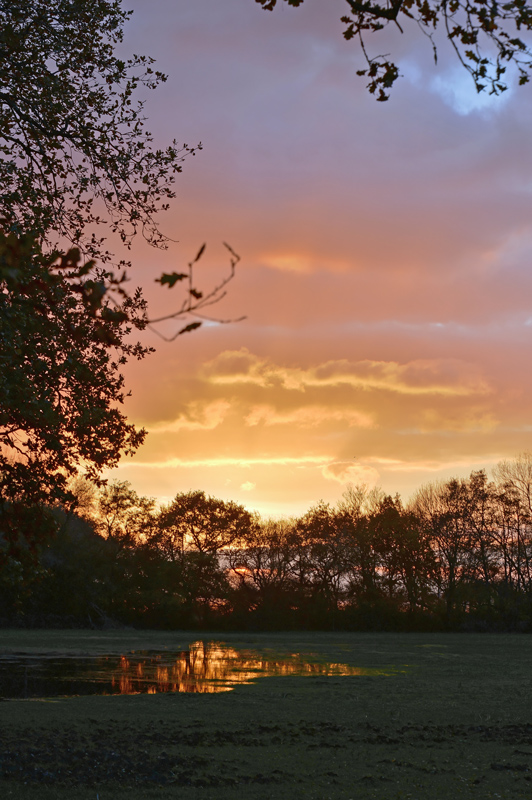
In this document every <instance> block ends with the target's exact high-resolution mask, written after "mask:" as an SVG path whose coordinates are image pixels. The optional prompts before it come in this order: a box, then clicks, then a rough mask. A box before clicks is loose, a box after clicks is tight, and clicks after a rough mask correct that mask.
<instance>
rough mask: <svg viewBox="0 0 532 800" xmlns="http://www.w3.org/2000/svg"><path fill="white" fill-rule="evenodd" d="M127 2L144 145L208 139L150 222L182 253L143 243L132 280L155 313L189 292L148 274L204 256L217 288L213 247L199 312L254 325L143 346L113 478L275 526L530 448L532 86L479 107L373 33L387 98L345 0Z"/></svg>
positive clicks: (202, 274) (393, 35)
mask: <svg viewBox="0 0 532 800" xmlns="http://www.w3.org/2000/svg"><path fill="white" fill-rule="evenodd" d="M125 6H126V7H130V8H132V9H133V10H134V15H133V18H132V20H131V22H130V23H129V24H128V25H127V27H126V37H125V43H124V50H125V52H127V51H129V52H131V51H133V52H136V53H145V54H148V55H152V56H154V57H155V58H156V59H157V67H158V68H159V69H161V70H163V71H164V72H166V73H167V74H168V76H169V77H168V81H167V83H166V84H164V85H163V86H162V87H161V88H160V89H158V90H157V92H153V93H150V96H149V97H148V99H147V104H146V115H147V116H148V118H149V125H148V128H149V129H150V130H151V131H152V133H153V136H154V142H155V145H156V146H163V145H165V144H166V143H168V142H169V140H171V139H173V138H174V137H175V138H176V139H177V140H178V141H180V142H186V143H187V144H189V145H193V144H196V143H198V142H200V141H201V142H202V144H203V150H202V152H200V153H198V154H197V155H196V156H195V157H194V158H189V159H187V160H186V162H185V164H184V167H183V174H182V175H181V176H179V177H178V181H177V198H176V200H175V201H173V204H172V207H171V210H170V211H169V212H167V213H166V214H165V215H162V216H161V218H160V222H161V227H162V229H163V231H164V232H165V233H167V234H168V235H169V236H171V237H172V238H173V239H175V240H177V241H176V243H175V244H172V245H171V246H170V248H169V249H168V251H166V252H162V253H161V252H157V251H154V250H152V249H151V248H148V247H147V246H145V245H143V244H142V242H138V243H137V244H136V245H135V246H134V248H133V250H132V253H131V258H132V260H133V262H134V269H133V280H134V281H135V282H137V283H141V284H142V285H143V286H144V287H145V289H146V294H147V296H148V298H149V300H150V306H151V313H152V315H153V316H155V315H157V316H158V315H160V314H162V313H164V312H166V311H170V310H172V308H173V307H175V306H176V305H178V302H179V295H178V294H177V293H176V290H172V291H169V290H167V289H163V288H162V287H160V286H158V285H157V284H155V283H154V281H153V279H154V278H155V277H156V276H157V275H160V273H161V272H162V271H163V270H166V271H173V270H174V269H177V270H179V269H181V268H182V266H183V265H184V264H185V263H186V262H187V261H189V260H190V259H191V258H192V257H193V256H194V255H195V253H196V251H197V249H198V248H199V246H200V245H201V244H202V242H204V241H206V242H207V250H206V254H205V258H204V259H202V260H201V261H200V264H199V267H198V284H200V288H204V287H207V286H209V285H211V284H212V283H213V282H215V281H216V280H219V279H221V278H222V277H223V275H224V274H225V272H226V270H227V267H228V259H227V253H226V251H224V248H223V245H222V241H227V242H228V243H229V244H230V245H231V246H232V247H233V248H234V250H235V251H237V252H238V253H239V254H240V256H241V258H242V261H241V263H240V265H239V272H238V275H237V278H236V279H235V281H234V283H233V284H232V285H231V287H230V291H229V295H228V297H227V298H226V299H225V300H224V301H223V302H222V303H221V304H220V305H219V306H218V307H216V309H213V312H214V313H216V314H219V315H220V316H222V317H227V318H231V317H238V316H241V315H243V314H245V315H246V316H247V319H246V320H245V321H243V322H239V323H235V324H229V325H216V324H211V325H208V326H205V327H204V328H202V329H201V330H199V331H197V332H194V333H193V334H188V335H186V336H183V337H181V338H180V339H178V340H177V341H175V342H173V343H168V342H164V341H162V340H161V339H160V338H158V337H157V335H156V334H155V333H153V332H148V333H147V334H146V335H145V338H144V341H145V342H146V343H147V344H150V345H152V346H154V347H156V353H155V354H153V355H151V356H150V357H149V358H147V359H145V360H144V361H142V362H139V363H135V364H131V365H130V366H128V368H127V371H126V377H127V386H128V388H129V389H131V391H132V396H131V397H130V398H129V399H128V400H127V403H126V413H127V414H128V416H129V417H130V419H131V420H132V421H134V422H135V423H138V424H139V425H143V426H145V427H146V428H147V429H148V431H149V435H148V437H147V440H146V443H145V445H144V446H143V447H142V448H141V449H140V450H139V451H138V453H137V455H136V456H135V457H134V458H133V459H124V460H123V461H122V462H121V465H120V467H119V468H118V469H117V470H115V471H113V473H112V477H115V478H118V479H120V480H128V481H130V482H131V484H132V485H133V487H134V488H135V489H136V490H137V491H138V492H139V493H141V494H146V495H149V496H154V497H157V498H158V499H159V500H160V501H162V502H165V501H168V500H170V499H171V498H172V497H173V496H174V495H175V494H176V493H177V492H182V491H187V490H188V489H203V490H205V491H206V492H207V493H208V494H212V495H214V496H217V497H220V498H223V499H227V500H229V499H230V500H235V501H237V502H239V503H243V504H244V505H245V506H246V507H248V508H249V509H256V510H258V511H260V512H261V513H263V514H266V515H268V514H274V515H280V514H286V515H289V514H300V513H303V512H304V511H306V510H307V509H308V508H309V507H310V506H311V505H312V504H314V503H316V502H317V501H318V500H320V499H324V500H326V501H330V502H331V503H336V502H337V500H338V499H339V498H340V497H341V494H342V492H343V491H344V489H345V485H346V484H347V483H349V482H351V483H360V482H363V483H367V484H368V485H370V486H372V485H381V486H382V487H383V489H384V490H385V491H387V492H390V493H395V492H396V491H398V492H400V493H401V495H402V496H403V497H404V498H405V499H407V498H408V497H409V496H410V495H411V494H412V493H413V492H414V491H415V489H416V488H417V487H419V486H420V485H422V484H424V483H427V482H428V481H433V480H438V479H441V478H447V477H451V476H462V475H467V474H469V472H470V471H471V470H472V469H480V468H483V467H485V468H486V469H488V470H489V469H490V468H491V467H492V466H493V465H494V464H495V463H497V461H499V460H500V459H502V458H511V457H513V456H515V455H517V454H518V453H519V452H521V451H523V450H528V449H532V401H531V398H532V370H531V365H532V259H531V256H532V102H531V100H532V89H531V88H530V87H523V88H515V87H514V86H513V85H512V88H511V89H510V90H509V91H508V92H507V93H506V94H505V95H504V96H503V97H501V98H490V97H489V96H486V97H485V96H483V95H480V96H479V95H477V94H476V92H475V90H474V87H473V84H472V82H471V79H470V78H469V76H468V75H467V74H466V73H465V71H463V69H462V68H460V67H459V65H458V63H457V62H456V59H455V58H454V56H453V55H451V53H450V51H449V49H448V48H447V47H446V46H445V42H442V43H441V50H440V53H439V56H440V58H439V63H438V66H437V67H436V66H435V65H434V62H433V59H432V51H431V46H430V42H428V40H427V39H426V38H425V37H423V35H422V34H420V33H419V31H418V30H417V28H415V27H413V28H412V30H408V29H407V30H406V31H405V34H404V35H403V36H401V34H400V33H399V31H393V32H390V34H388V33H384V34H383V35H382V36H381V39H380V40H378V41H377V40H376V39H373V40H369V41H370V42H371V46H372V48H373V51H374V52H375V53H383V52H385V53H388V52H391V53H392V55H393V56H395V57H396V58H397V59H398V62H399V66H400V71H401V73H402V74H403V76H404V77H403V78H402V79H400V80H399V81H398V83H397V84H396V88H395V89H394V90H393V92H392V96H391V99H390V100H389V102H387V103H377V102H376V101H375V100H374V99H373V98H372V97H371V96H369V95H368V93H367V91H366V90H365V81H364V79H363V78H359V77H357V75H356V70H357V69H360V68H362V67H363V66H364V65H363V62H362V60H361V54H360V51H359V49H358V48H357V46H356V44H354V43H352V42H351V43H348V42H346V41H344V39H343V38H342V35H341V33H342V23H341V22H340V16H341V15H342V14H343V13H345V12H346V6H345V3H344V0H327V1H326V2H325V0H306V2H305V3H304V5H303V7H302V8H299V9H293V8H290V7H288V6H287V4H285V3H282V5H281V6H280V7H279V8H277V9H276V10H275V11H274V12H272V13H269V12H266V11H264V10H263V9H262V8H261V7H260V6H259V5H258V4H257V3H255V2H254V0H223V2H220V0H194V2H190V0H151V2H149V3H148V2H146V0H134V2H129V3H127V2H126V3H125ZM161 330H163V332H166V333H171V331H172V330H173V328H164V329H161Z"/></svg>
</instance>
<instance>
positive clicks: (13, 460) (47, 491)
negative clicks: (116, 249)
mask: <svg viewBox="0 0 532 800" xmlns="http://www.w3.org/2000/svg"><path fill="white" fill-rule="evenodd" d="M105 279H106V278H105V275H104V274H102V273H101V272H100V273H98V272H97V271H95V268H94V264H93V263H92V262H87V263H83V262H82V261H81V259H80V255H79V252H76V251H71V252H70V253H68V254H67V255H63V256H58V254H54V255H46V256H45V255H43V253H42V251H41V249H40V247H39V246H38V245H37V244H36V242H35V240H34V239H33V237H30V236H24V237H20V238H19V237H16V236H15V235H14V234H13V233H10V234H5V233H2V232H0V398H1V401H0V497H1V498H2V500H3V501H4V503H5V502H9V503H13V502H18V501H24V502H25V503H43V502H53V501H55V500H58V499H64V497H65V491H66V481H67V478H68V476H69V475H72V474H74V473H75V472H76V471H77V470H78V468H79V467H80V466H81V467H82V468H84V469H85V471H86V472H87V475H88V476H89V477H91V478H93V479H97V477H98V474H99V473H100V471H101V470H102V469H104V468H108V467H112V466H114V465H116V464H117V462H118V460H119V458H120V455H121V454H122V453H132V452H134V451H135V449H136V448H137V447H138V446H139V445H140V444H141V442H142V441H143V438H144V431H137V430H136V429H135V427H134V426H133V425H132V424H130V423H128V422H127V420H126V418H125V416H124V414H123V413H122V412H121V411H120V408H119V407H120V404H121V403H122V402H123V400H124V391H123V382H124V379H123V375H122V374H121V372H120V368H121V366H122V365H123V364H124V363H125V361H126V359H127V358H129V357H135V358H142V357H143V356H144V355H145V354H146V352H147V350H146V348H143V347H142V346H141V345H139V344H136V343H131V342H130V340H129V338H128V336H129V334H130V332H131V330H132V327H133V325H135V326H136V327H139V328H142V327H144V325H145V314H144V312H145V307H144V302H143V300H142V298H141V297H140V295H139V294H138V293H136V294H135V295H133V296H132V297H129V296H128V297H125V298H123V302H122V303H121V304H117V302H116V301H115V302H114V303H111V302H110V300H109V298H108V293H107V289H106V284H105Z"/></svg>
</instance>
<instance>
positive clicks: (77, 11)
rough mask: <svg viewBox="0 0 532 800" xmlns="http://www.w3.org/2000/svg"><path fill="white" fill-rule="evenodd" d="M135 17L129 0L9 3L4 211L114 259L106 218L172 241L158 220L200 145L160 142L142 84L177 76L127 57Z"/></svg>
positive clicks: (1, 35) (117, 227)
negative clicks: (141, 96)
mask: <svg viewBox="0 0 532 800" xmlns="http://www.w3.org/2000/svg"><path fill="white" fill-rule="evenodd" d="M129 16H130V12H126V11H124V10H123V9H122V7H121V3H120V2H119V0H91V2H87V0H31V2H29V3H28V2H27V1H26V0H3V2H0V131H1V138H0V186H1V191H0V217H3V218H4V219H6V220H7V221H8V224H9V226H10V227H14V226H16V227H15V229H18V230H19V231H26V232H31V233H33V234H38V235H40V236H43V237H44V236H45V237H46V238H47V239H49V240H50V239H51V237H53V236H56V237H58V238H60V239H62V240H67V241H70V242H71V243H72V244H74V245H77V246H82V248H83V250H84V251H86V252H87V253H88V254H89V255H90V256H91V257H92V258H98V259H99V260H103V261H105V260H107V259H108V257H109V254H108V253H107V252H106V250H105V249H104V242H103V239H102V237H101V236H98V235H97V234H96V233H95V232H94V228H95V226H98V225H100V224H101V223H108V224H110V229H111V230H112V231H113V232H115V233H117V234H118V235H119V237H120V238H121V240H122V241H123V242H124V243H125V244H130V243H131V240H132V237H133V236H134V235H135V234H136V233H137V232H138V231H140V232H142V234H143V235H144V236H145V238H146V239H147V240H148V241H149V242H151V243H153V244H161V243H162V237H161V234H160V232H159V229H158V226H157V223H156V220H155V216H156V214H157V212H158V211H160V210H161V209H164V208H166V207H167V203H168V200H169V199H171V198H172V197H173V196H174V191H173V188H172V185H173V182H174V179H175V175H176V173H178V172H180V171H181V162H182V159H183V157H184V156H185V155H186V154H189V153H194V152H195V148H193V147H189V146H188V145H186V144H185V145H183V146H181V147H180V146H179V145H178V144H177V143H176V142H175V141H173V142H172V143H171V144H170V145H169V146H167V147H166V148H165V149H159V148H154V147H153V146H152V145H153V140H152V136H151V134H150V132H149V131H148V130H147V129H146V125H145V123H146V120H145V116H144V112H143V102H141V101H136V100H135V91H136V90H137V89H138V87H140V86H144V87H146V88H148V89H154V88H156V87H157V85H158V84H160V83H161V82H162V81H165V80H166V76H165V75H163V74H162V73H161V72H159V71H157V70H155V69H154V68H153V59H151V58H148V57H146V56H138V55H134V56H132V57H131V58H129V59H127V60H124V59H122V58H120V57H118V56H117V55H116V52H115V48H116V45H117V44H119V43H120V42H121V41H122V38H123V25H124V23H125V22H126V20H127V19H128V17H129ZM198 147H201V145H198Z"/></svg>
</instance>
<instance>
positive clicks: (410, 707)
mask: <svg viewBox="0 0 532 800" xmlns="http://www.w3.org/2000/svg"><path fill="white" fill-rule="evenodd" d="M198 638H200V637H199V636H194V634H190V633H170V634H166V633H159V632H156V633H152V632H134V631H118V632H116V631H110V632H92V631H86V632H85V631H0V657H1V656H2V655H4V656H5V655H7V654H10V653H11V654H13V653H22V652H25V653H44V652H47V653H51V652H56V653H61V654H65V653H71V654H78V655H80V654H84V653H85V654H111V653H116V654H124V653H128V652H130V651H131V650H138V649H145V650H153V649H158V648H163V647H167V648H169V649H173V650H178V649H180V648H186V647H188V645H189V644H190V643H191V642H193V641H195V640H197V639H198ZM201 638H205V639H216V640H218V641H225V642H228V643H230V644H231V645H232V646H233V647H235V648H238V647H240V646H242V647H246V648H248V649H253V650H256V651H258V652H260V651H261V650H265V649H268V651H270V652H271V651H272V650H275V652H277V653H279V654H280V655H282V654H283V653H287V654H291V653H296V652H297V653H308V654H311V655H312V657H313V658H315V659H319V660H320V659H321V660H323V661H334V662H336V663H344V664H349V665H352V666H356V667H362V668H375V669H383V670H385V671H388V672H389V673H391V674H387V675H376V676H367V675H361V676H351V677H343V676H342V677H338V676H335V677H325V676H317V677H316V676H305V677H297V676H290V677H268V678H261V679H259V680H257V681H256V682H254V683H252V684H247V685H239V686H237V687H236V688H235V689H234V691H230V692H224V693H220V694H186V693H172V694H154V695H133V696H102V697H99V696H90V697H71V698H48V699H18V700H13V699H5V700H3V701H1V702H0V797H2V798H6V799H7V798H10V800H11V799H12V800H18V798H20V799H21V800H26V798H39V800H41V798H42V800H72V798H76V800H86V799H88V798H90V799H91V800H112V798H118V799H119V800H120V799H121V798H124V800H125V798H126V797H127V798H128V800H141V799H142V800H148V799H150V800H151V798H153V800H156V799H157V800H171V799H172V800H173V799H174V798H187V800H199V798H201V799H202V800H236V799H237V798H238V800H241V798H246V800H270V799H273V800H276V799H277V798H278V799H279V800H285V799H286V800H288V799H290V800H294V798H296V800H297V799H298V798H305V800H326V799H327V798H334V800H336V799H337V798H338V800H348V798H353V800H355V799H356V800H366V799H367V800H369V799H370V798H372V799H375V800H392V799H393V800H396V798H412V800H425V798H427V799H428V798H430V799H431V800H432V798H434V800H454V799H455V798H479V800H480V798H482V799H484V798H528V799H530V798H532V636H527V635H499V634H439V633H438V634H384V633H383V634H366V633H362V634H360V633H339V634H330V633H327V634H320V633H317V634H307V633H305V634H297V633H296V634H257V635H246V636H244V635H242V636H238V635H225V634H224V635H223V636H221V635H220V634H213V635H212V636H208V635H207V636H205V635H204V634H202V636H201ZM0 696H2V686H1V684H0Z"/></svg>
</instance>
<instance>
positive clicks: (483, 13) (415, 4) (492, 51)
mask: <svg viewBox="0 0 532 800" xmlns="http://www.w3.org/2000/svg"><path fill="white" fill-rule="evenodd" d="M255 2H257V3H260V5H261V6H262V7H263V8H264V9H266V10H268V11H272V10H273V9H274V8H275V6H276V5H277V0H255ZM285 2H286V3H288V5H290V6H293V7H296V8H297V7H299V6H301V5H302V4H303V2H304V0H285ZM345 2H346V3H347V6H348V13H347V14H346V15H344V16H342V18H341V21H342V23H343V24H344V26H345V28H344V31H343V35H344V38H345V39H347V40H348V41H349V40H352V39H353V40H356V41H357V42H358V43H359V46H360V48H361V51H362V54H363V56H364V58H365V60H366V63H367V66H366V68H365V69H361V70H359V71H358V75H361V76H365V77H366V78H367V79H368V84H367V88H368V89H369V91H370V92H371V94H373V95H375V97H376V99H377V100H381V101H382V100H387V99H388V97H389V94H390V89H391V88H392V86H393V84H394V83H395V81H396V80H397V78H398V77H399V74H400V73H399V68H398V66H397V64H396V63H395V62H394V61H393V60H390V58H389V56H388V55H371V52H370V49H369V47H368V46H367V40H368V38H370V39H372V40H373V38H374V35H375V34H377V33H378V32H379V31H382V30H384V29H387V28H388V27H389V26H390V25H392V26H394V27H395V29H396V30H397V31H399V32H400V33H403V29H404V28H406V26H407V25H411V24H412V23H415V24H416V25H417V26H418V27H419V29H420V30H421V32H422V33H423V34H424V35H425V36H426V37H427V38H428V40H429V42H430V44H431V46H432V51H433V55H434V60H435V61H437V47H436V42H435V36H436V33H437V31H438V29H443V31H444V36H445V37H446V39H447V41H448V42H449V44H450V45H451V47H452V48H453V50H454V52H455V54H456V57H457V58H458V60H459V62H460V63H461V65H462V66H463V67H464V68H465V69H466V70H467V71H468V72H469V74H470V75H471V77H472V79H473V81H474V84H475V87H476V90H477V91H478V92H481V91H484V90H485V89H487V90H488V91H489V92H490V94H501V93H502V92H504V91H506V89H507V88H508V77H507V74H506V73H507V69H508V67H509V66H512V65H513V66H514V67H515V69H516V70H517V73H518V75H519V83H520V84H524V83H528V81H529V79H530V72H531V70H532V51H531V49H530V47H529V45H528V43H527V37H526V32H527V31H530V30H531V29H532V6H530V5H529V4H527V3H526V2H525V0H509V2H503V3H496V2H489V1H488V0H476V2H469V0H450V1H449V0H385V2H372V0H345ZM523 34H525V35H523ZM371 45H373V41H372V42H371Z"/></svg>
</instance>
